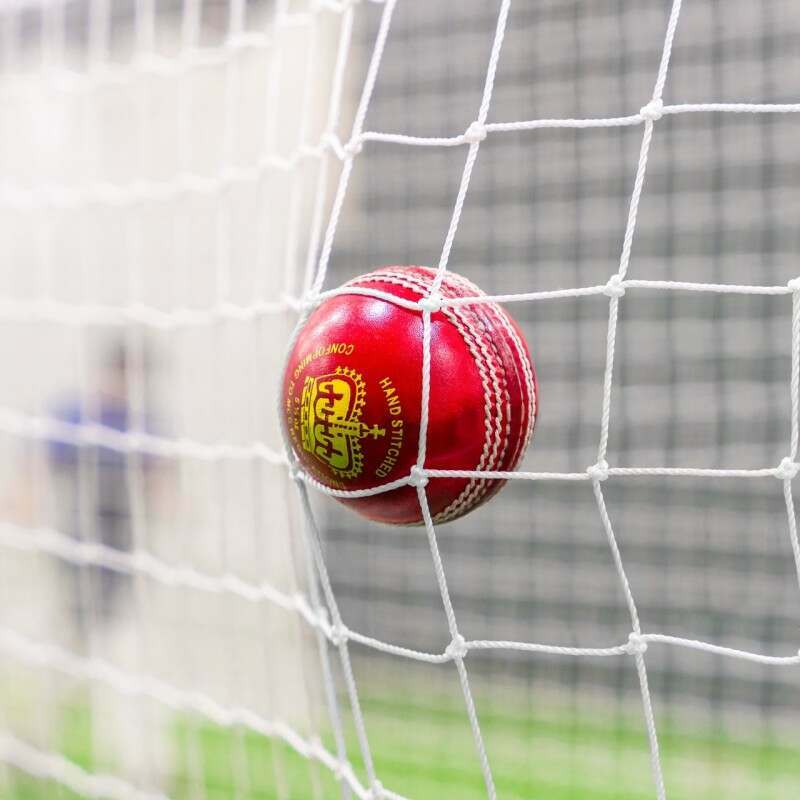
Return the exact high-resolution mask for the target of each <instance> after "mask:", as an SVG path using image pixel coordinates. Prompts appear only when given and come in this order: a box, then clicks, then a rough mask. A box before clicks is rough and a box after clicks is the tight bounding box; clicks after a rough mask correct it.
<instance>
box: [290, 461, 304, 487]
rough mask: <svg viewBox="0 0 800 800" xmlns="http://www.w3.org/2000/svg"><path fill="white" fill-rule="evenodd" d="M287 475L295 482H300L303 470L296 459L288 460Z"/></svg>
mask: <svg viewBox="0 0 800 800" xmlns="http://www.w3.org/2000/svg"><path fill="white" fill-rule="evenodd" d="M289 477H290V478H291V479H292V480H293V481H294V482H295V483H300V482H302V480H303V470H302V469H300V464H298V462H297V461H294V460H291V461H289Z"/></svg>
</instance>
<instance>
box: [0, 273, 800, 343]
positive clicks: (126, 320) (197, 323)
mask: <svg viewBox="0 0 800 800" xmlns="http://www.w3.org/2000/svg"><path fill="white" fill-rule="evenodd" d="M793 284H794V279H793V280H792V281H790V282H789V284H787V285H762V286H759V285H751V284H724V283H695V282H691V281H661V280H624V281H618V282H617V281H613V282H612V281H609V282H608V283H605V284H597V285H595V286H582V287H579V288H576V289H547V290H543V291H538V292H520V293H516V294H496V295H479V296H478V295H475V296H471V297H442V298H439V299H437V304H438V306H439V307H441V308H456V307H460V306H469V305H481V304H484V303H521V302H530V301H536V300H558V299H568V298H574V297H589V296H596V295H607V294H608V293H609V292H613V291H619V290H627V289H651V290H663V291H673V292H680V291H687V292H699V293H710V294H741V295H768V296H780V295H790V294H792V293H793V292H795V291H797V288H796V287H795V286H794V285H793ZM342 295H362V296H365V297H375V298H377V299H381V300H386V301H387V302H390V303H394V304H395V305H397V306H400V307H402V308H408V309H409V310H414V311H421V310H423V308H422V306H421V302H422V301H414V300H408V299H406V298H403V297H398V296H396V295H393V294H391V293H389V292H383V291H381V290H380V289H373V288H369V287H366V286H363V287H362V286H342V287H340V288H337V289H331V290H330V291H327V292H323V293H322V294H320V295H319V296H318V297H317V298H316V299H315V300H313V301H312V300H310V299H308V298H307V299H303V298H301V297H292V296H289V295H284V296H283V297H282V298H281V299H280V300H274V301H259V302H256V303H248V304H237V303H233V302H225V303H219V304H217V305H214V306H207V307H203V308H189V307H177V308H166V309H162V308H158V307H157V306H153V305H147V304H145V303H131V304H129V305H124V306H123V305H110V304H101V303H67V302H62V301H58V300H52V299H49V298H48V299H41V300H23V299H20V300H7V299H6V300H3V299H0V320H2V321H9V322H31V323H39V322H50V323H54V324H63V325H70V326H77V327H80V326H86V325H98V326H103V327H110V326H124V325H129V324H136V325H142V326H144V327H147V328H154V329H156V330H164V331H169V330H175V329H180V328H193V327H201V326H204V325H209V326H210V325H216V324H217V323H218V322H220V321H226V320H228V321H231V322H254V321H256V320H258V319H260V318H262V317H270V316H275V315H278V314H285V313H287V312H297V311H299V310H301V309H302V308H303V307H304V305H306V304H308V305H310V306H315V305H319V303H321V302H323V301H325V300H327V299H329V298H333V297H339V296H342Z"/></svg>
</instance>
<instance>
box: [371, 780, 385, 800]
mask: <svg viewBox="0 0 800 800" xmlns="http://www.w3.org/2000/svg"><path fill="white" fill-rule="evenodd" d="M367 797H368V798H369V800H385V798H386V790H385V789H384V788H383V784H382V783H381V782H380V781H379V780H378V779H377V778H376V779H375V780H374V781H373V782H372V786H370V787H369V791H368V792H367Z"/></svg>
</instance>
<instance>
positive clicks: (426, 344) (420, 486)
mask: <svg viewBox="0 0 800 800" xmlns="http://www.w3.org/2000/svg"><path fill="white" fill-rule="evenodd" d="M510 7H511V0H503V3H502V5H501V6H500V12H499V14H498V17H497V25H496V27H495V35H494V40H493V42H492V49H491V53H490V56H489V63H488V66H487V71H486V79H485V82H484V87H483V94H482V97H481V103H480V107H479V109H478V117H477V120H476V121H475V122H474V123H473V124H472V125H471V126H470V129H469V131H468V133H471V135H472V137H473V139H472V141H471V142H470V146H469V151H468V153H467V159H466V162H465V164H464V171H463V173H462V175H461V183H460V185H459V188H458V194H457V196H456V202H455V206H454V208H453V214H452V216H451V219H450V225H449V227H448V230H447V235H446V236H445V241H444V245H443V247H442V253H441V256H440V258H439V265H438V268H437V270H436V275H435V277H434V280H433V282H432V285H431V290H430V292H429V295H428V298H427V300H429V301H434V302H435V301H436V299H437V296H438V293H439V289H440V288H441V285H442V281H443V280H444V276H445V273H446V271H447V264H448V261H449V259H450V252H451V250H452V247H453V242H454V241H455V236H456V231H457V230H458V224H459V222H460V220H461V213H462V211H463V208H464V202H465V200H466V197H467V191H468V189H469V183H470V179H471V177H472V170H473V168H474V167H475V162H476V160H477V158H478V149H479V148H480V143H481V141H482V139H483V138H485V136H486V132H485V128H484V125H485V122H486V117H487V115H488V113H489V106H490V104H491V100H492V92H493V89H494V81H495V76H496V75H497V64H498V61H499V59H500V50H501V49H502V46H503V39H504V37H505V31H506V25H507V23H508V14H509V9H510ZM430 391H431V309H430V308H428V309H423V310H422V391H421V394H422V397H421V412H420V429H419V443H418V448H417V463H416V469H417V470H418V471H419V475H418V476H417V482H416V488H417V497H418V498H419V503H420V509H421V511H422V518H423V520H424V522H425V530H426V532H427V535H428V543H429V546H430V550H431V558H432V559H433V566H434V572H435V574H436V581H437V584H438V587H439V594H440V596H441V599H442V605H443V606H444V612H445V616H446V618H447V627H448V630H449V632H450V637H451V644H450V647H451V648H452V650H451V652H452V654H453V658H454V662H455V665H456V670H457V671H458V678H459V683H460V685H461V692H462V694H463V697H464V703H465V705H466V710H467V717H468V718H469V723H470V728H471V730H472V738H473V740H474V742H475V749H476V751H477V754H478V762H479V764H480V767H481V773H482V775H483V780H484V783H485V785H486V793H487V796H488V798H489V800H494V798H496V796H497V790H496V789H495V785H494V777H493V775H492V768H491V764H490V763H489V756H488V754H487V752H486V745H485V743H484V741H483V735H482V733H481V727H480V722H479V720H478V714H477V710H476V708H475V699H474V698H473V696H472V690H471V688H470V684H469V676H468V673H467V668H466V666H465V665H464V655H465V654H466V649H465V647H464V638H463V636H462V635H461V634H460V632H459V630H458V624H457V621H456V615H455V610H454V609H453V604H452V601H451V599H450V591H449V589H448V587H447V579H446V576H445V571H444V564H443V563H442V558H441V554H440V552H439V545H438V542H437V539H436V529H435V527H434V524H433V519H432V517H431V513H430V508H429V506H428V498H427V494H426V492H425V485H426V483H427V479H426V478H424V477H422V470H424V468H425V456H426V451H427V441H428V422H429V413H430Z"/></svg>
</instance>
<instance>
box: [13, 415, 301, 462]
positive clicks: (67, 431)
mask: <svg viewBox="0 0 800 800" xmlns="http://www.w3.org/2000/svg"><path fill="white" fill-rule="evenodd" d="M0 432H2V433H5V434H8V435H11V436H20V437H22V438H29V439H35V440H45V441H50V442H58V443H60V444H68V445H73V446H75V447H101V448H104V449H106V450H113V451H115V452H119V453H142V454H144V455H149V456H156V457H160V458H194V459H198V460H201V461H221V460H232V461H239V460H251V459H252V460H259V461H264V462H267V463H269V464H275V465H285V464H286V463H287V462H286V456H285V455H284V453H283V452H282V451H280V450H278V449H276V448H273V447H270V446H269V445H267V444H265V443H263V442H252V443H251V444H247V445H239V444H230V443H224V442H221V443H217V444H206V443H203V442H198V441H194V440H191V439H183V438H180V439H170V438H166V437H163V436H155V435H153V434H149V433H140V432H138V431H129V432H125V431H120V430H117V429H116V428H111V427H109V426H107V425H100V424H97V423H94V422H85V423H72V422H65V421H63V420H60V419H57V418H55V417H40V416H32V415H28V414H23V413H21V412H19V411H16V410H15V409H12V408H5V407H0Z"/></svg>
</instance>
